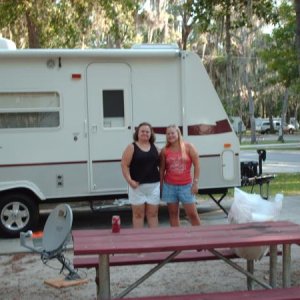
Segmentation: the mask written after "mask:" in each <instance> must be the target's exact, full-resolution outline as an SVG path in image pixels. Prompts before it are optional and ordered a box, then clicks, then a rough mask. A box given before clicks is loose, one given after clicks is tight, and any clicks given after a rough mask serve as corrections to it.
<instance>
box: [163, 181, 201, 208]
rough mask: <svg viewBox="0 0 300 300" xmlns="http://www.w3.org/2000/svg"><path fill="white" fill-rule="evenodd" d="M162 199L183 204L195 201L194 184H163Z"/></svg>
mask: <svg viewBox="0 0 300 300" xmlns="http://www.w3.org/2000/svg"><path fill="white" fill-rule="evenodd" d="M161 198H162V201H164V202H166V203H177V202H181V203H182V204H189V203H195V202H196V197H195V195H194V194H192V184H191V183H189V184H185V185H172V184H168V183H164V184H163V189H162V197H161Z"/></svg>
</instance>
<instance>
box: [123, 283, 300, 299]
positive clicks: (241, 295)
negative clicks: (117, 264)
mask: <svg viewBox="0 0 300 300" xmlns="http://www.w3.org/2000/svg"><path fill="white" fill-rule="evenodd" d="M299 295H300V286H296V287H290V288H279V289H271V290H255V291H234V292H220V293H219V292H218V293H207V294H191V295H172V296H150V297H138V298H128V299H130V300H228V299H230V300H241V299H243V300H244V299H246V300H247V299H251V300H262V299H263V300H299V298H300V296H299Z"/></svg>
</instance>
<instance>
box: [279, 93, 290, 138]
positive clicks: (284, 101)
mask: <svg viewBox="0 0 300 300" xmlns="http://www.w3.org/2000/svg"><path fill="white" fill-rule="evenodd" d="M288 99H289V89H288V88H286V90H285V92H284V96H283V99H282V114H281V125H280V129H279V137H278V141H280V142H282V143H284V137H283V135H284V133H283V126H284V123H285V120H286V112H287V107H288Z"/></svg>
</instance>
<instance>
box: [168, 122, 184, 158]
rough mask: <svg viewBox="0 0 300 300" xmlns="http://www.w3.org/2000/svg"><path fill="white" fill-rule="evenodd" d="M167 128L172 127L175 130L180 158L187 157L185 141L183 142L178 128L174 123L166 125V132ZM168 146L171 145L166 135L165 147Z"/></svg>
mask: <svg viewBox="0 0 300 300" xmlns="http://www.w3.org/2000/svg"><path fill="white" fill-rule="evenodd" d="M169 128H172V129H175V130H176V132H177V135H178V145H179V148H180V152H181V155H182V158H183V159H185V158H186V157H187V151H186V146H185V143H184V141H183V138H182V134H181V130H180V128H179V127H178V126H177V125H175V124H171V125H169V126H168V127H167V129H166V132H167V130H168V129H169ZM170 146H171V144H170V143H169V142H168V138H167V136H166V148H168V147H170Z"/></svg>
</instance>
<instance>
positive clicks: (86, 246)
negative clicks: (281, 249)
mask: <svg viewBox="0 0 300 300" xmlns="http://www.w3.org/2000/svg"><path fill="white" fill-rule="evenodd" d="M72 235H73V242H74V254H75V255H91V254H115V253H146V252H162V251H175V250H179V251H182V250H195V249H218V248H227V247H230V248H235V247H249V246H262V245H278V244H300V225H298V224H295V223H292V222H290V221H276V222H254V223H244V224H222V225H201V226H185V227H158V228H142V229H133V228H127V229H122V228H121V231H120V233H112V232H111V230H110V229H105V230H103V229H88V230H74V231H72Z"/></svg>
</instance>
